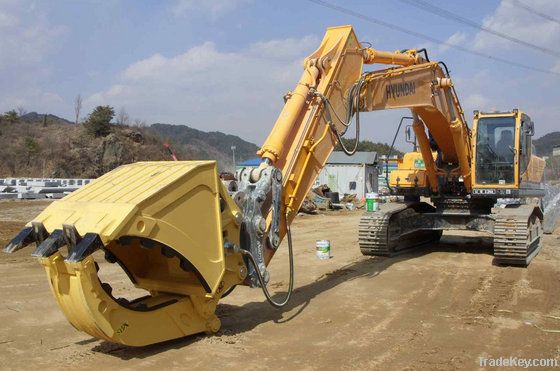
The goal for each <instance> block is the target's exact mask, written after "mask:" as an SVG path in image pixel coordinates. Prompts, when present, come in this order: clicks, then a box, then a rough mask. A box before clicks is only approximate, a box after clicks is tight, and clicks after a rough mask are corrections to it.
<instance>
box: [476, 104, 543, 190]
mask: <svg viewBox="0 0 560 371" xmlns="http://www.w3.org/2000/svg"><path fill="white" fill-rule="evenodd" d="M533 134H534V124H533V121H531V118H530V117H529V116H528V115H526V114H525V113H523V112H520V111H519V110H517V109H514V110H513V111H511V112H496V113H481V112H478V111H475V114H474V120H473V139H474V149H475V150H474V156H473V166H472V171H473V174H472V178H473V180H474V182H473V183H474V184H473V195H475V196H477V195H478V196H484V197H493V198H500V197H506V198H519V197H540V196H541V193H542V184H541V181H542V171H544V161H542V159H540V158H538V157H536V156H533V155H532V136H533Z"/></svg>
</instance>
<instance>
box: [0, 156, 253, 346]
mask: <svg viewBox="0 0 560 371" xmlns="http://www.w3.org/2000/svg"><path fill="white" fill-rule="evenodd" d="M220 199H223V200H225V201H224V205H222V206H220ZM234 212H235V213H236V214H237V213H239V212H240V211H239V209H238V207H237V206H236V205H235V203H234V201H233V199H231V198H230V197H229V195H228V194H227V191H226V189H225V188H224V187H223V185H222V184H221V183H220V181H219V177H218V174H217V169H216V163H215V162H214V161H201V162H190V161H189V162H187V161H184V162H181V161H178V162H172V163H171V162H144V163H142V162H140V163H135V164H129V165H125V166H122V167H120V168H118V169H115V170H113V171H111V172H109V173H107V174H105V175H104V176H102V177H100V178H98V179H96V180H95V181H93V182H91V183H89V184H87V185H86V186H84V187H82V188H80V189H79V190H77V191H74V192H72V194H70V195H68V196H66V197H64V198H63V199H61V200H59V201H55V202H53V203H51V204H50V205H49V206H48V207H47V208H46V209H45V210H44V211H43V212H42V213H41V214H39V215H38V216H37V217H36V218H35V220H34V221H33V222H32V223H31V224H29V225H28V227H26V228H25V229H24V230H22V231H21V232H20V233H19V234H18V235H17V236H16V237H15V238H14V239H13V240H12V242H10V244H9V245H8V247H7V248H6V251H8V252H13V251H16V250H19V249H21V248H22V247H24V246H26V245H28V244H30V243H32V242H35V243H37V245H38V246H37V248H36V249H35V251H34V252H33V256H36V257H38V258H39V261H40V263H41V264H42V265H43V266H44V268H45V270H46V272H47V275H48V282H49V284H50V287H51V289H52V291H53V294H54V296H55V298H56V301H57V303H58V305H59V306H60V308H61V309H62V311H63V312H64V314H65V315H66V317H67V318H68V320H69V321H70V323H72V325H73V326H74V327H75V328H77V329H79V330H81V331H84V332H87V333H89V334H90V335H92V336H95V337H97V338H100V339H105V340H109V341H113V342H116V343H121V344H127V345H133V346H140V345H147V344H152V343H156V342H161V341H166V340H170V339H174V338H178V337H182V336H186V335H190V334H195V333H199V332H215V331H217V330H218V329H219V327H220V321H219V319H218V318H217V316H216V314H215V309H216V305H217V302H218V300H219V299H220V298H221V296H222V295H223V293H224V292H225V291H226V290H228V289H229V288H230V287H232V286H234V285H237V284H240V283H241V281H242V280H243V279H244V278H245V276H244V275H243V274H240V272H243V269H242V267H243V258H242V256H241V255H240V254H235V253H234V254H231V253H230V254H228V256H227V261H226V256H225V254H224V247H223V246H224V238H227V239H228V240H230V241H231V243H234V244H239V223H238V222H237V219H236V218H235V215H236V214H234ZM49 232H50V233H51V234H50V235H49ZM64 246H66V247H67V248H68V255H67V256H65V254H64V255H63V254H62V248H63V247H64ZM99 249H101V250H103V251H104V252H105V257H106V258H107V260H108V261H109V262H115V263H117V264H118V265H119V266H120V267H121V268H122V269H123V271H124V273H126V275H128V277H129V278H130V281H131V283H132V284H133V285H134V286H135V287H136V288H138V289H142V290H145V291H147V292H148V293H149V295H146V296H142V297H140V298H136V299H132V298H126V299H121V298H117V297H115V296H114V295H113V292H112V290H111V286H110V285H109V284H108V283H106V282H103V279H104V278H108V279H111V275H107V276H105V273H104V272H103V267H102V268H101V271H100V270H99V265H98V264H97V262H96V261H95V259H96V257H95V256H94V254H93V253H94V252H95V251H96V250H99ZM100 273H101V274H100ZM127 299H128V300H127Z"/></svg>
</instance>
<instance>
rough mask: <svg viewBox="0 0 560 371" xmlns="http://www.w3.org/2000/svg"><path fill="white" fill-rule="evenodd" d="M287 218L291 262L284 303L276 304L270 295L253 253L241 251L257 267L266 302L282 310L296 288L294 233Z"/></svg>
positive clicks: (256, 270)
mask: <svg viewBox="0 0 560 371" xmlns="http://www.w3.org/2000/svg"><path fill="white" fill-rule="evenodd" d="M285 217H286V229H287V232H286V234H287V236H288V256H289V258H288V259H289V262H290V283H289V285H288V293H287V294H286V297H285V298H284V300H283V301H281V302H276V301H274V299H272V296H271V295H270V292H268V288H267V287H266V283H265V282H264V278H263V276H262V275H261V271H260V270H259V268H258V265H257V262H256V261H255V258H254V257H253V254H251V252H250V251H248V250H244V249H241V250H240V251H241V253H242V254H243V255H245V256H246V257H247V258H249V260H250V261H251V264H253V267H255V272H257V278H258V279H259V283H260V284H261V288H262V291H263V293H264V296H265V297H266V300H267V301H268V302H269V303H270V305H272V306H273V307H274V308H282V307H283V306H285V305H286V304H288V302H289V301H290V298H291V297H292V292H293V288H294V253H293V248H292V232H291V230H290V224H289V223H288V214H286V215H285ZM228 293H229V292H228Z"/></svg>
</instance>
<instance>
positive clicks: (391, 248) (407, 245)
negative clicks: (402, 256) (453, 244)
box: [358, 203, 441, 256]
mask: <svg viewBox="0 0 560 371" xmlns="http://www.w3.org/2000/svg"><path fill="white" fill-rule="evenodd" d="M414 207H415V204H408V205H407V204H400V203H391V204H384V205H382V208H381V209H380V210H379V211H376V212H365V213H364V214H363V215H362V217H361V218H360V223H359V226H358V242H359V245H360V251H361V252H362V254H363V255H370V256H394V255H397V254H399V253H402V252H405V251H408V250H410V249H412V248H414V247H418V246H420V245H423V244H425V243H429V242H435V241H438V240H439V238H440V237H441V231H431V230H417V231H415V232H412V233H407V234H405V235H403V234H402V233H401V223H402V222H406V221H405V220H406V218H409V217H411V216H413V214H416V213H417V212H416V211H415V209H414Z"/></svg>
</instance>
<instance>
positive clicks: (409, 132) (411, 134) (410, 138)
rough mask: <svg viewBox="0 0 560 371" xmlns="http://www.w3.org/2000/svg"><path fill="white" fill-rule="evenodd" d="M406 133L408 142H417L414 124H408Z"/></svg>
mask: <svg viewBox="0 0 560 371" xmlns="http://www.w3.org/2000/svg"><path fill="white" fill-rule="evenodd" d="M404 134H405V140H406V142H407V143H412V144H416V137H415V136H414V131H412V125H407V127H406V129H405V130H404Z"/></svg>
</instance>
